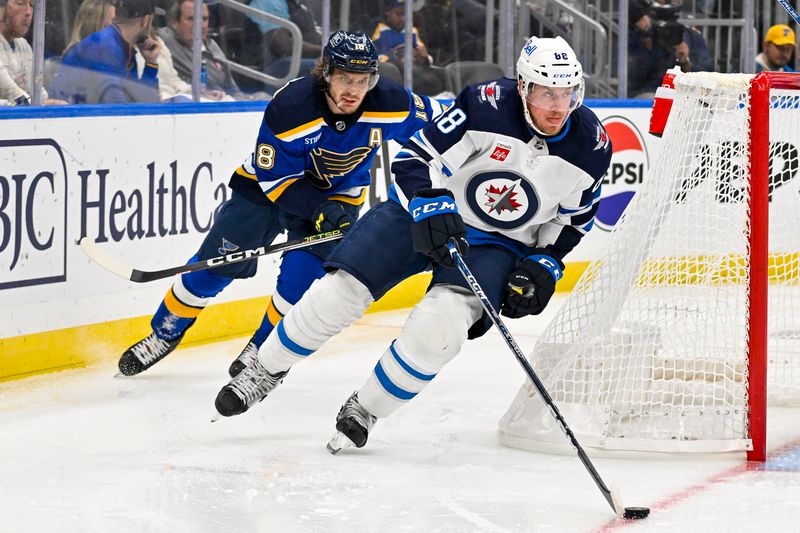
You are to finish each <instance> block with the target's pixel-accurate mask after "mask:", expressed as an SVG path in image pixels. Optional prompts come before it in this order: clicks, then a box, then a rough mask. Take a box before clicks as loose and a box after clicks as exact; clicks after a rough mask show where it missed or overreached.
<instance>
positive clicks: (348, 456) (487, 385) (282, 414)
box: [0, 314, 800, 533]
mask: <svg viewBox="0 0 800 533" xmlns="http://www.w3.org/2000/svg"><path fill="white" fill-rule="evenodd" d="M367 318H369V319H370V320H371V321H373V322H377V323H378V324H380V326H379V327H376V328H375V331H376V332H377V333H376V334H375V335H372V336H370V335H369V332H370V331H371V328H372V326H361V327H359V328H357V329H355V331H354V337H348V333H347V332H346V333H345V334H343V335H342V337H341V338H340V339H338V340H337V341H336V342H335V343H331V346H328V347H326V348H324V349H323V350H324V351H323V353H320V354H319V357H316V356H315V358H314V359H311V360H310V361H308V362H307V363H304V364H299V365H297V366H296V367H295V368H294V369H293V370H292V374H291V376H289V377H288V378H287V379H286V381H285V383H284V384H283V385H282V386H281V387H280V388H279V389H277V390H276V391H275V393H274V394H271V395H270V396H269V397H268V398H267V399H266V400H265V401H264V402H261V403H260V404H258V405H256V406H254V407H253V408H252V410H251V411H248V412H247V413H245V414H244V415H241V416H238V417H232V418H231V419H227V420H226V421H225V422H224V423H219V424H213V425H212V424H209V422H208V415H209V414H210V413H211V412H213V409H214V407H213V401H214V397H215V395H216V393H217V391H218V390H219V388H220V387H221V386H222V385H224V384H225V383H226V382H227V381H228V379H229V378H228V376H227V368H228V365H229V364H230V362H231V361H232V360H233V358H235V357H236V355H237V354H238V353H239V352H240V351H241V348H242V346H243V345H244V344H243V343H246V342H247V339H246V338H241V339H236V340H232V341H226V342H223V343H217V344H214V345H206V346H202V347H197V348H191V347H189V348H185V349H180V350H178V351H176V352H175V353H174V354H172V355H170V356H169V358H168V359H167V360H165V361H163V362H162V363H160V364H159V365H157V366H156V367H154V368H153V369H151V370H149V371H148V372H147V373H145V374H142V375H140V376H136V377H133V378H126V379H113V378H111V374H112V373H113V371H112V370H113V367H112V365H111V364H109V365H108V366H107V367H100V368H96V369H84V370H78V371H70V372H66V373H60V374H53V375H50V376H41V377H37V378H32V379H29V380H22V381H18V382H7V383H3V384H2V386H0V427H2V428H3V439H0V469H1V470H2V472H3V483H2V484H1V485H0V501H2V502H3V503H4V505H3V507H4V510H5V511H4V516H3V521H2V522H3V529H7V530H9V531H31V532H39V531H42V532H45V531H46V532H50V531H59V532H66V533H69V532H84V531H115V532H122V533H127V532H140V531H167V530H182V531H209V532H210V531H214V532H216V531H221V532H227V531H270V532H281V533H283V532H289V533H292V532H308V531H311V532H315V531H320V532H324V533H338V532H343V533H344V532H347V533H352V531H353V530H354V529H358V530H362V531H426V532H427V531H430V532H464V531H468V532H471V531H475V532H478V531H481V532H482V531H492V532H493V531H508V532H528V531H559V532H573V531H574V532H589V531H592V530H595V529H597V528H601V527H603V526H604V525H605V524H607V523H608V521H609V514H608V509H607V505H606V502H605V501H603V499H602V497H600V496H599V495H598V494H597V491H596V487H594V486H593V485H592V484H591V481H590V480H587V479H586V473H585V471H584V470H583V468H582V466H581V465H580V463H579V462H578V460H577V459H576V458H575V457H572V456H551V455H543V454H536V453H530V452H525V451H519V450H513V449H508V448H503V447H501V446H499V445H498V444H497V441H496V435H495V431H496V427H497V420H498V419H499V418H500V416H501V415H502V414H503V413H504V412H505V409H506V407H507V406H508V405H509V403H510V402H511V399H512V398H513V396H514V395H515V394H516V391H517V389H518V387H519V385H520V384H521V383H522V379H523V376H522V375H521V372H520V371H519V369H518V368H517V365H516V362H515V361H514V360H513V358H511V357H508V354H507V353H505V349H506V348H505V346H504V345H503V344H502V340H501V339H500V338H499V337H497V336H495V335H487V336H486V337H485V338H482V339H479V340H478V341H475V342H472V343H469V344H468V345H467V349H466V350H465V351H464V353H462V354H461V355H460V356H459V357H457V358H456V359H455V360H454V361H453V362H452V363H450V364H449V365H448V366H447V367H445V369H444V370H443V371H442V372H441V373H440V375H439V376H438V377H437V378H436V380H434V381H433V382H432V383H431V385H430V386H429V387H428V388H427V389H426V390H425V391H424V392H423V393H421V394H420V395H419V397H418V398H417V399H415V401H414V402H411V403H410V404H409V405H407V406H405V407H403V408H402V409H400V410H399V411H397V413H395V415H393V416H392V417H390V418H387V419H384V420H381V421H380V423H379V424H376V426H375V428H374V431H373V432H371V433H370V436H369V442H368V444H367V445H366V447H364V448H362V449H355V448H351V449H347V450H344V451H342V452H341V453H339V454H337V455H336V456H333V455H331V454H330V453H329V452H328V451H327V450H326V448H325V444H326V442H328V439H329V438H330V436H331V434H332V432H333V431H334V424H335V419H336V414H337V412H338V410H339V408H340V406H341V405H342V402H344V401H345V400H346V399H347V397H348V395H350V394H351V393H352V391H353V390H354V389H356V388H358V387H359V386H360V385H361V383H362V382H363V381H364V379H366V377H367V375H368V374H369V372H370V370H371V369H372V367H373V366H374V364H375V361H376V360H377V358H378V357H379V356H380V353H381V352H382V351H383V350H384V349H385V346H386V343H387V342H389V341H391V339H392V338H393V336H396V334H397V331H398V329H397V328H399V327H400V326H401V325H402V323H403V320H404V318H405V315H402V314H401V315H398V316H397V317H395V318H392V317H391V316H386V317H382V316H379V315H373V316H368V317H367ZM530 324H532V325H535V321H531V322H530ZM520 327H522V326H521V325H520V324H519V323H515V324H514V328H515V329H517V328H520ZM525 327H527V324H526V325H525ZM512 331H514V330H512ZM514 334H515V335H517V332H516V331H514ZM355 337H357V341H355V342H354V341H353V338H355ZM519 342H520V344H521V345H523V349H525V348H528V347H529V346H530V345H532V342H533V340H532V337H531V336H528V335H525V336H524V337H522V336H521V337H520V339H519ZM769 420H770V424H771V435H775V437H774V438H773V439H772V440H771V446H774V447H777V446H780V445H781V444H782V443H785V442H789V441H791V440H794V438H796V437H797V428H796V427H795V426H796V424H795V423H794V422H793V420H795V418H793V417H792V412H790V411H787V412H783V413H782V412H777V413H774V412H773V411H770V417H769ZM776 429H777V431H772V430H776ZM781 457H782V459H781V460H780V461H776V462H775V463H772V466H771V467H770V468H771V469H770V470H764V471H759V472H753V473H750V474H748V475H751V476H755V477H747V475H743V476H736V477H733V478H731V479H727V480H723V481H722V482H720V483H717V484H715V485H713V487H711V488H710V489H709V490H707V491H704V492H701V493H699V494H697V495H693V496H692V497H690V498H688V499H687V500H685V501H683V502H681V503H679V504H676V505H674V506H672V507H671V508H669V509H666V510H664V511H660V510H659V509H658V508H657V507H656V506H655V504H656V503H657V502H659V501H662V500H664V499H665V498H669V497H670V496H671V495H674V494H677V493H680V492H681V491H683V490H686V489H687V488H690V487H693V486H695V485H697V484H699V483H703V482H704V481H705V480H707V479H709V478H711V477H713V476H715V475H719V474H721V473H724V472H726V471H728V470H730V469H732V468H735V467H736V466H737V465H738V464H740V462H739V460H737V459H735V458H724V457H723V458H718V457H715V458H711V459H708V460H703V461H696V460H695V461H681V460H661V461H659V460H654V461H647V460H642V459H638V460H619V459H597V461H596V465H597V468H598V470H599V471H600V472H602V474H603V475H604V476H607V477H609V478H611V479H614V480H615V482H616V483H617V484H618V485H619V486H620V487H621V489H622V491H623V494H625V495H627V496H628V497H629V498H630V497H632V496H633V495H636V498H635V499H636V502H637V504H641V505H648V506H653V507H654V508H653V513H652V514H651V516H650V517H649V518H648V519H647V520H646V521H645V522H646V523H647V525H646V526H644V524H642V525H636V526H632V527H639V528H641V527H647V531H650V530H651V529H652V530H655V531H658V530H662V531H667V530H669V528H668V525H669V524H671V525H672V529H671V531H692V530H694V531H709V530H711V529H709V527H710V525H711V524H714V528H719V530H726V531H734V532H736V531H748V530H749V531H752V530H754V529H763V530H771V531H790V530H792V528H793V527H794V524H796V518H795V517H796V516H797V513H798V512H800V509H797V508H796V506H797V505H798V503H797V502H800V494H799V493H798V490H800V488H799V487H800V474H798V473H797V472H796V469H795V470H791V469H788V470H787V469H786V468H788V467H785V466H783V467H782V466H780V465H786V464H796V461H795V462H793V461H794V460H793V459H792V457H793V456H792V455H791V454H790V453H789V452H788V451H787V455H786V456H785V457H784V456H781ZM769 464H771V463H768V465H769ZM754 494H757V495H758V497H754ZM763 524H768V527H763V528H762V525H763ZM692 528H694V529H692Z"/></svg>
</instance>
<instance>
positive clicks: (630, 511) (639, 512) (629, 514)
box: [622, 507, 650, 520]
mask: <svg viewBox="0 0 800 533" xmlns="http://www.w3.org/2000/svg"><path fill="white" fill-rule="evenodd" d="M649 515H650V508H649V507H626V508H625V514H623V515H622V518H626V519H628V520H641V519H642V518H647V517H648V516H649Z"/></svg>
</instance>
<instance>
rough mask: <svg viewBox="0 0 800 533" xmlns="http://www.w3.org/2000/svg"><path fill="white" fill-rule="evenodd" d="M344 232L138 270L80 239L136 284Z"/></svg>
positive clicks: (317, 241) (91, 253)
mask: <svg viewBox="0 0 800 533" xmlns="http://www.w3.org/2000/svg"><path fill="white" fill-rule="evenodd" d="M343 235H344V234H343V233H342V232H341V231H340V230H338V229H337V230H333V231H328V232H326V233H318V234H316V235H309V236H308V237H304V238H302V239H300V240H297V241H292V242H285V243H281V244H275V245H272V246H261V247H260V248H255V249H253V250H241V251H238V252H233V253H230V254H225V255H220V256H217V257H212V258H211V259H205V260H203V261H197V262H195V263H189V264H188V265H181V266H176V267H170V268H165V269H162V270H137V269H135V268H133V267H130V266H128V265H125V264H123V263H122V262H120V261H118V260H117V259H115V258H113V257H111V256H110V255H108V254H107V253H106V252H105V251H103V249H102V248H100V247H99V246H97V243H95V242H93V241H90V240H89V239H87V238H86V237H82V238H81V240H80V241H78V245H79V246H80V247H81V250H83V252H84V253H85V254H86V255H88V256H89V259H91V260H92V261H94V262H95V263H97V264H98V265H100V266H101V267H103V268H105V269H106V270H108V271H109V272H112V273H114V274H116V275H117V276H120V277H122V278H125V279H128V280H130V281H135V282H136V283H147V282H148V281H154V280H157V279H164V278H169V277H171V276H174V275H175V274H184V273H186V272H195V271H197V270H205V269H207V268H214V267H218V266H222V265H230V264H232V263H239V262H241V261H248V260H250V259H253V258H255V257H261V256H262V255H269V254H274V253H276V252H287V251H289V250H297V249H299V248H306V247H308V246H313V245H315V244H322V243H324V242H330V241H335V240H337V239H341V238H342V236H343Z"/></svg>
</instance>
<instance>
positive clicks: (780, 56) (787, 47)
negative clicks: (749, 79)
mask: <svg viewBox="0 0 800 533" xmlns="http://www.w3.org/2000/svg"><path fill="white" fill-rule="evenodd" d="M796 49H797V41H795V36H794V31H792V28H790V27H789V26H787V25H786V24H776V25H774V26H772V27H771V28H770V29H769V30H767V34H766V35H764V44H763V47H762V50H763V51H762V52H761V53H760V54H758V55H757V56H756V72H761V71H762V70H766V71H769V72H794V69H793V68H792V67H791V65H792V58H793V57H794V53H795V50H796Z"/></svg>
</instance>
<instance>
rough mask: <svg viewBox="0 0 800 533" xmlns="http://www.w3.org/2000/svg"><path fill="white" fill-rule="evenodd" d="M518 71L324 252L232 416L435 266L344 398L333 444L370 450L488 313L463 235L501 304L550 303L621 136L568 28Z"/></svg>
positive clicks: (464, 107)
mask: <svg viewBox="0 0 800 533" xmlns="http://www.w3.org/2000/svg"><path fill="white" fill-rule="evenodd" d="M517 75H518V79H517V80H516V81H515V80H510V79H499V80H495V81H490V82H485V83H483V84H480V85H474V86H469V87H467V88H466V89H464V91H462V92H461V94H460V95H459V97H458V98H457V100H456V102H455V105H454V106H453V107H451V108H450V109H448V110H447V112H445V113H444V114H443V115H442V116H441V117H439V118H438V119H437V120H436V121H435V122H434V123H432V124H431V125H429V126H427V127H426V128H425V129H423V130H421V131H419V132H417V134H415V135H414V137H413V138H412V139H411V140H410V141H409V142H408V143H406V145H405V146H404V148H403V150H402V151H401V152H400V154H398V156H397V158H396V159H395V161H394V164H393V165H392V170H393V171H394V173H395V183H394V185H393V186H392V188H391V190H390V199H389V200H388V201H386V202H384V203H381V204H379V205H377V206H376V207H373V208H372V209H371V210H370V211H369V212H367V214H365V215H364V217H363V218H362V219H361V220H359V221H358V222H357V223H356V225H355V227H354V228H353V230H352V231H351V232H350V233H348V234H347V236H346V237H345V238H344V240H343V241H342V243H341V244H340V246H339V247H337V249H336V250H334V252H333V253H332V254H331V255H330V256H329V257H328V261H327V263H326V267H327V268H328V269H329V270H331V272H330V273H328V274H327V275H326V276H325V277H324V278H322V279H321V280H320V281H319V282H317V283H315V284H314V286H313V287H311V289H310V290H309V291H308V292H307V293H306V294H305V295H304V296H303V298H302V299H301V300H300V301H299V302H298V303H297V305H295V306H294V307H293V308H292V310H291V311H290V312H289V313H288V314H287V315H286V316H285V317H284V318H283V320H281V322H279V323H278V325H277V327H276V328H275V331H274V332H273V333H272V334H271V335H270V336H269V337H268V338H267V340H266V341H265V342H264V344H263V345H262V346H261V349H260V350H259V354H258V357H257V360H256V361H255V362H254V363H253V364H252V365H251V366H250V367H249V368H248V369H247V370H245V371H244V372H242V373H241V374H240V375H239V376H237V377H236V378H235V379H233V380H232V381H231V382H230V383H229V384H228V385H226V386H225V387H223V388H222V390H221V391H220V392H219V394H218V395H217V399H216V408H217V411H218V412H219V413H220V414H221V415H223V416H232V415H236V414H239V413H241V412H244V411H246V410H247V409H248V408H249V407H250V406H252V405H253V404H254V403H256V402H257V401H259V400H261V399H263V398H264V397H265V396H266V395H267V394H268V393H269V392H271V391H272V390H273V389H274V388H275V387H276V386H277V385H278V384H279V383H281V381H282V380H283V378H284V377H285V376H286V374H287V372H288V371H289V369H290V368H291V366H292V365H294V364H295V363H297V362H298V361H301V360H303V359H305V358H307V357H308V356H309V355H310V354H312V353H313V352H314V351H315V350H317V349H319V347H320V346H321V345H322V344H323V343H324V342H325V341H326V340H327V339H329V338H330V337H331V336H333V335H335V334H336V333H337V332H339V331H341V330H342V329H343V328H345V327H346V326H347V325H349V324H351V323H352V322H353V321H355V320H356V319H357V318H359V317H360V316H361V315H362V314H363V313H364V311H365V310H366V308H367V306H368V305H369V304H370V303H371V302H372V301H373V300H375V299H377V298H379V297H380V296H381V295H383V294H384V293H385V292H386V291H387V290H388V289H390V288H391V287H393V286H394V285H396V284H397V283H398V282H399V281H401V280H403V279H405V278H406V277H408V276H410V275H412V274H415V273H417V272H421V271H423V270H426V269H428V268H431V266H432V268H433V279H432V282H431V285H430V287H429V289H428V292H427V294H426V295H425V297H424V298H423V299H422V301H421V302H420V303H419V304H417V306H416V307H415V308H414V309H413V310H412V312H411V314H410V316H409V317H408V320H407V322H406V324H405V326H404V327H403V330H402V331H401V333H400V335H399V336H398V337H397V339H395V340H394V341H393V342H392V343H391V344H390V346H389V347H388V348H387V349H386V351H385V352H384V353H383V355H382V356H381V357H380V360H379V361H378V363H377V365H376V366H375V368H374V370H373V371H372V373H371V375H370V376H369V378H368V379H367V381H366V382H365V383H364V385H363V386H362V387H361V388H360V389H359V390H358V391H356V392H354V393H353V394H352V395H351V396H350V397H349V398H348V399H347V401H346V402H345V403H344V405H343V406H342V408H341V409H340V411H339V414H338V416H337V419H336V433H335V434H334V437H333V438H332V439H331V442H330V443H329V445H328V448H329V450H330V451H331V452H333V453H336V452H337V451H338V450H339V449H341V447H343V446H344V445H355V446H357V447H362V446H364V444H365V443H366V441H367V437H368V434H369V431H370V429H371V428H372V426H373V424H374V423H375V421H376V420H377V419H378V418H383V417H386V416H389V415H390V414H391V413H392V412H394V411H395V410H396V409H397V408H398V407H400V406H402V405H403V404H405V403H406V402H408V401H409V400H411V399H412V398H414V397H415V396H416V395H417V394H418V393H419V392H420V391H422V389H423V388H424V387H425V386H426V385H427V384H428V383H430V381H431V380H432V379H434V377H435V376H436V374H437V373H438V372H439V370H440V369H441V368H442V367H443V366H444V365H445V364H446V363H447V362H448V361H449V360H450V359H452V358H453V357H454V356H455V355H456V354H457V353H458V352H459V350H460V348H461V345H462V344H463V343H464V342H465V341H466V340H467V339H468V338H476V337H478V336H480V335H482V334H483V333H484V332H485V331H486V330H487V329H488V328H489V327H490V324H491V322H490V321H489V319H488V317H487V316H485V315H484V313H483V310H482V308H481V304H480V302H479V300H478V299H477V298H475V296H474V295H473V294H472V293H471V291H470V290H469V288H468V287H467V285H466V283H465V281H464V279H463V277H462V276H461V274H460V273H459V272H458V270H456V269H455V268H451V267H452V259H451V257H450V255H449V253H448V250H447V242H448V240H449V239H450V238H455V239H456V242H457V243H458V244H459V246H458V247H459V248H460V251H461V252H462V253H464V254H466V255H465V259H466V262H467V264H468V266H469V268H470V269H471V271H472V273H473V274H474V275H475V277H476V278H477V279H478V281H479V282H480V284H481V286H482V288H483V289H484V291H485V293H486V295H487V297H488V298H489V300H490V301H491V303H492V305H493V306H495V308H501V310H502V313H503V314H504V315H506V316H508V317H511V318H517V317H522V316H525V315H530V314H534V315H535V314H538V313H540V312H541V311H542V310H543V309H544V308H545V306H546V305H547V303H548V301H549V300H550V298H551V296H552V295H553V292H554V291H555V287H556V283H557V281H558V280H559V279H560V278H561V276H562V270H563V268H564V265H563V263H562V260H563V258H564V256H565V255H566V254H568V253H569V252H570V251H571V250H572V249H573V248H574V247H575V245H577V244H578V242H579V241H580V240H581V238H582V237H583V236H584V235H585V234H586V232H588V231H589V230H590V228H591V227H592V224H593V221H594V215H595V212H596V211H597V205H598V200H599V197H600V184H601V182H602V178H603V175H604V174H605V173H606V171H607V169H608V166H609V163H610V161H611V145H610V142H609V139H608V136H607V135H606V132H605V131H604V129H603V126H602V124H601V123H600V121H599V120H598V119H597V117H596V116H595V115H594V113H592V111H590V110H589V109H587V108H586V107H584V106H582V105H581V103H582V100H583V92H584V84H583V73H582V68H581V65H580V63H579V62H578V60H577V58H576V56H575V53H574V52H573V50H572V49H571V48H570V47H569V45H568V44H567V43H566V42H565V41H564V40H563V39H561V38H555V39H539V38H536V37H533V38H531V39H530V40H529V41H528V42H527V43H526V45H525V47H524V48H523V50H522V52H521V53H520V57H519V60H518V62H517Z"/></svg>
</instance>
